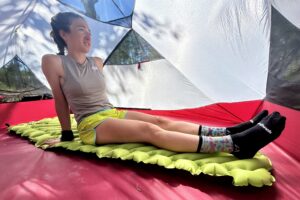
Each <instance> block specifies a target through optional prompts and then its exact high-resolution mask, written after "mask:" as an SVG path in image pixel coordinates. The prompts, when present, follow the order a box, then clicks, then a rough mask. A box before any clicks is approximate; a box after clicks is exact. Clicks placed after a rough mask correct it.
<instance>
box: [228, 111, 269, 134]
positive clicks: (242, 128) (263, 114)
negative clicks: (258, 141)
mask: <svg viewBox="0 0 300 200" xmlns="http://www.w3.org/2000/svg"><path fill="white" fill-rule="evenodd" d="M266 116H268V111H267V110H263V111H261V112H260V113H258V114H257V115H256V116H255V117H254V118H252V119H251V120H249V121H247V122H243V123H240V124H238V125H236V126H232V127H227V128H226V135H232V134H235V133H240V132H242V131H245V130H247V129H249V128H251V127H253V126H255V125H256V124H257V123H258V122H260V121H261V120H262V119H263V118H264V117H266Z"/></svg>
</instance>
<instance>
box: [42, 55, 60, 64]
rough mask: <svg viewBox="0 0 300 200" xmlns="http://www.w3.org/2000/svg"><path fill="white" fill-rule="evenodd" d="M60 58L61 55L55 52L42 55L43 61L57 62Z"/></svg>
mask: <svg viewBox="0 0 300 200" xmlns="http://www.w3.org/2000/svg"><path fill="white" fill-rule="evenodd" d="M59 60H60V56H59V55H55V54H45V55H43V56H42V61H46V62H55V61H59Z"/></svg>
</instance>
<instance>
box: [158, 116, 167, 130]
mask: <svg viewBox="0 0 300 200" xmlns="http://www.w3.org/2000/svg"><path fill="white" fill-rule="evenodd" d="M155 124H156V125H157V126H159V127H161V128H163V129H168V127H169V126H170V124H171V120H169V119H167V118H164V117H160V116H156V118H155Z"/></svg>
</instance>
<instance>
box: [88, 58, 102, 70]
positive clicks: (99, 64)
mask: <svg viewBox="0 0 300 200" xmlns="http://www.w3.org/2000/svg"><path fill="white" fill-rule="evenodd" d="M91 58H92V59H93V60H94V62H95V63H96V65H97V67H98V68H99V69H102V68H103V60H102V58H100V57H91Z"/></svg>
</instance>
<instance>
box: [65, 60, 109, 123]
mask: <svg viewBox="0 0 300 200" xmlns="http://www.w3.org/2000/svg"><path fill="white" fill-rule="evenodd" d="M60 57H61V59H62V63H63V68H64V82H63V84H62V86H61V87H62V90H63V93H64V95H65V97H66V100H67V102H68V104H69V106H70V108H71V110H72V111H73V113H74V116H75V119H76V121H77V123H79V122H80V121H81V120H82V119H83V118H84V117H86V116H89V115H91V114H93V113H96V112H98V111H102V110H106V109H110V108H113V105H112V104H111V103H110V102H109V100H108V98H107V96H106V85H105V80H104V75H103V72H102V71H101V70H100V69H99V68H98V67H97V65H96V64H95V62H94V60H93V58H92V57H87V59H86V61H85V62H84V63H83V64H78V63H77V62H76V61H75V60H74V59H73V58H71V57H70V56H62V55H61V56H60Z"/></svg>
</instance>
